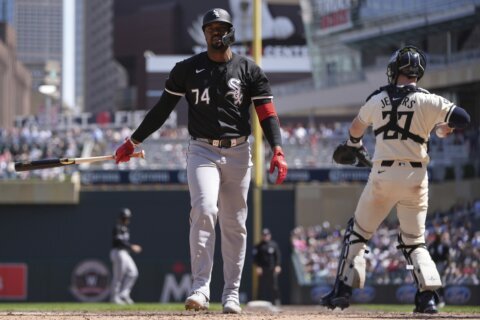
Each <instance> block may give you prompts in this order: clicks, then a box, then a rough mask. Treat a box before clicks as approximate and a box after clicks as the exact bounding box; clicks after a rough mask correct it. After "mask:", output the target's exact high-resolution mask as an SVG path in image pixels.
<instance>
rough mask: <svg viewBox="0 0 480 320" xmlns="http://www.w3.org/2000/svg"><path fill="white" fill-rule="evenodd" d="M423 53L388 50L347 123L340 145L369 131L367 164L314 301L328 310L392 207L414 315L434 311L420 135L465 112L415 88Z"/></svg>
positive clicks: (442, 129) (360, 281) (462, 120)
mask: <svg viewBox="0 0 480 320" xmlns="http://www.w3.org/2000/svg"><path fill="white" fill-rule="evenodd" d="M426 62H427V61H426V56H425V54H424V53H423V52H422V51H421V50H419V49H418V48H416V47H413V46H406V47H404V48H402V49H399V50H397V51H395V52H394V54H393V55H392V57H391V59H390V61H389V64H388V67H387V76H388V82H389V84H388V85H386V86H384V87H381V88H380V89H379V90H377V91H375V92H374V93H373V94H371V95H370V97H368V99H367V101H366V103H365V104H364V105H363V106H362V107H361V108H360V111H359V113H358V115H357V116H356V117H355V119H354V120H353V121H352V124H351V126H350V128H349V133H350V137H349V139H348V140H347V142H346V144H347V145H348V146H350V147H353V148H358V149H360V148H362V147H363V144H362V137H363V134H364V133H365V130H366V129H367V128H368V127H369V126H372V127H373V133H374V134H375V136H376V142H375V153H374V155H373V159H372V162H373V166H372V170H371V172H370V175H369V179H368V182H367V185H366V186H365V189H364V190H363V192H362V195H361V196H360V199H359V201H358V205H357V208H356V210H355V214H354V217H353V218H351V219H350V221H349V222H348V225H347V228H346V231H345V235H344V242H343V248H342V252H341V254H340V261H339V263H338V270H337V278H336V281H335V285H334V288H333V290H332V291H331V292H330V293H329V294H328V295H326V296H325V297H323V298H322V301H321V303H322V304H323V305H324V306H326V307H328V308H331V309H335V308H336V307H339V308H341V309H344V308H346V307H348V306H349V305H350V296H351V294H352V288H362V287H363V286H364V284H365V269H366V261H365V258H364V254H365V252H366V248H367V246H366V244H367V242H368V240H369V239H370V238H371V237H372V235H373V233H374V232H375V231H376V229H377V228H378V226H379V225H380V223H381V222H382V221H383V220H384V219H385V218H386V217H387V215H388V214H389V212H390V211H391V209H392V208H393V207H395V208H396V209H397V217H398V221H399V223H400V230H399V235H398V242H399V245H398V246H397V248H398V249H400V250H401V251H402V253H403V255H404V256H405V259H406V260H407V263H408V268H409V270H411V271H412V276H413V279H414V281H415V284H416V286H417V293H416V295H415V309H414V312H417V313H436V312H438V310H437V307H436V303H435V302H436V299H437V296H436V292H435V290H436V289H438V288H440V287H441V285H442V282H441V279H440V275H439V273H438V270H437V268H436V267H435V263H434V262H433V261H432V258H431V257H430V254H429V252H428V250H427V247H426V245H425V236H424V233H425V219H426V215H427V208H428V172H427V164H428V162H429V160H430V159H429V156H428V153H427V141H428V138H429V136H430V132H431V131H432V130H433V129H434V128H436V130H435V131H436V133H437V135H439V136H441V137H445V136H447V135H448V134H450V133H451V132H452V131H453V130H454V128H464V127H466V126H467V125H468V124H469V122H470V116H469V115H468V113H467V112H466V111H465V110H464V109H462V108H460V107H458V106H456V105H455V104H454V103H452V102H450V101H448V100H447V99H445V98H443V97H440V96H438V95H435V94H431V93H429V92H428V91H427V90H425V89H422V88H419V87H417V81H419V80H420V79H421V78H422V76H423V74H424V72H425V67H426Z"/></svg>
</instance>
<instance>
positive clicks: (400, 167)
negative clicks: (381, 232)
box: [354, 161, 428, 245]
mask: <svg viewBox="0 0 480 320" xmlns="http://www.w3.org/2000/svg"><path fill="white" fill-rule="evenodd" d="M393 207H396V209H397V217H398V221H399V223H400V230H401V232H402V237H403V240H404V242H405V244H407V245H413V244H419V243H424V242H425V238H424V233H425V219H426V216H427V209H428V175H427V168H426V165H425V164H423V166H422V167H421V168H414V167H412V166H411V165H410V162H408V161H395V162H394V163H393V165H392V166H391V167H382V166H381V165H380V163H375V164H374V165H373V168H372V170H371V172H370V176H369V179H368V182H367V185H366V186H365V189H364V190H363V192H362V195H361V196H360V199H359V201H358V205H357V209H356V210H355V227H356V228H355V229H354V230H355V231H357V232H359V233H360V234H361V235H362V236H364V237H365V238H367V239H370V238H371V236H372V234H373V233H374V232H375V230H377V228H378V226H379V225H380V224H381V223H382V222H383V220H385V218H386V217H387V215H388V214H389V213H390V211H391V210H392V208H393ZM357 227H358V228H359V229H360V230H358V228H357Z"/></svg>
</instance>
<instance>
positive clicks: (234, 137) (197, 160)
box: [115, 8, 287, 313]
mask: <svg viewBox="0 0 480 320" xmlns="http://www.w3.org/2000/svg"><path fill="white" fill-rule="evenodd" d="M202 28H203V32H204V35H205V40H206V43H207V51H206V52H202V53H199V54H197V55H195V56H193V57H191V58H189V59H186V60H184V61H181V62H178V63H177V64H176V65H175V67H174V68H173V69H172V70H171V72H170V75H169V77H168V79H167V81H166V83H165V90H164V92H163V94H162V96H161V97H160V99H159V101H158V102H157V103H156V104H155V106H153V108H152V109H151V110H150V111H149V112H148V113H147V115H146V116H145V118H144V119H143V121H142V123H141V124H140V126H139V127H138V128H137V129H136V130H135V131H134V133H133V134H132V136H131V137H129V138H127V139H126V140H125V142H124V143H123V144H122V145H121V146H120V147H119V148H118V149H117V150H116V153H115V155H116V162H117V163H119V162H125V161H129V160H130V156H131V154H132V153H133V151H134V149H135V146H137V145H138V144H139V143H141V142H143V141H144V140H145V139H146V138H147V137H148V136H149V135H150V134H152V133H153V132H154V131H156V130H157V129H159V128H160V127H161V126H162V124H163V123H164V122H165V120H166V119H167V118H168V116H169V114H170V113H171V112H172V110H173V109H174V107H175V106H176V104H177V102H178V101H179V100H180V98H181V97H183V96H184V97H185V99H186V100H187V102H188V106H189V107H188V131H189V133H190V135H191V140H190V143H189V147H188V151H187V178H188V186H189V190H190V199H191V200H190V201H191V207H192V209H191V211H190V256H191V268H192V277H193V284H192V293H191V295H190V296H189V297H188V298H187V299H186V301H185V307H186V309H188V310H190V309H193V310H205V309H208V306H209V300H210V279H211V272H212V266H213V253H214V244H215V225H216V223H217V220H218V222H219V224H220V229H221V237H222V238H221V240H222V241H221V243H222V245H221V247H222V257H223V264H224V268H223V274H224V281H225V285H224V289H223V294H222V304H223V312H225V313H240V312H241V308H240V304H239V286H240V280H241V275H242V269H243V265H244V261H245V250H246V238H247V230H246V226H245V222H246V219H247V194H248V189H249V185H250V177H251V167H252V161H251V154H250V144H249V141H248V136H249V135H250V133H251V127H250V105H251V104H252V102H253V104H254V106H255V111H256V113H257V115H258V117H259V120H260V124H261V127H262V129H263V133H264V135H265V137H266V139H267V141H268V143H269V144H270V146H271V149H272V153H273V156H272V160H271V163H270V172H271V173H273V172H274V170H275V168H277V170H278V175H277V180H276V183H277V184H280V183H282V181H283V180H284V179H285V177H286V175H287V163H286V161H285V157H284V154H283V151H282V141H281V136H280V125H279V120H278V117H277V114H276V112H275V108H274V105H273V96H272V93H271V90H270V85H269V82H268V79H267V77H266V76H265V74H264V72H263V71H262V69H261V68H260V67H259V66H257V65H256V64H255V63H254V62H253V61H252V60H249V59H247V58H245V57H242V56H239V55H237V54H235V53H233V52H232V50H231V48H230V45H231V44H232V43H233V41H234V39H235V30H234V28H233V25H232V22H231V17H230V14H229V13H228V12H227V11H225V10H223V9H219V8H216V9H212V10H209V11H208V12H207V13H205V15H204V17H203V26H202Z"/></svg>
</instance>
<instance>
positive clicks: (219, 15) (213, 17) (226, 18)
mask: <svg viewBox="0 0 480 320" xmlns="http://www.w3.org/2000/svg"><path fill="white" fill-rule="evenodd" d="M213 22H223V23H226V24H228V25H229V26H230V30H229V31H228V33H227V34H226V35H224V36H223V37H222V42H223V44H224V45H225V46H229V45H231V44H232V43H234V42H235V29H234V28H233V24H232V17H231V16H230V13H228V12H227V10H224V9H221V8H214V9H211V10H208V11H207V12H206V13H205V14H204V15H203V23H202V30H203V31H205V27H206V26H207V25H208V24H210V23H213Z"/></svg>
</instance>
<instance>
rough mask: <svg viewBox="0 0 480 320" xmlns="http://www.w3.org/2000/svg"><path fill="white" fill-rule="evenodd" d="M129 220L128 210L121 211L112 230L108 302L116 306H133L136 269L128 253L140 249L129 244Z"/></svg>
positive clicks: (136, 245) (130, 215) (140, 248)
mask: <svg viewBox="0 0 480 320" xmlns="http://www.w3.org/2000/svg"><path fill="white" fill-rule="evenodd" d="M131 218H132V212H131V211H130V209H128V208H123V209H121V210H120V216H119V217H118V222H117V224H116V225H115V227H114V228H113V241H112V250H111V251H110V259H111V260H112V267H113V277H112V288H111V296H110V301H111V302H113V303H116V304H133V300H132V298H131V297H130V292H131V291H132V288H133V285H134V284H135V281H136V280H137V277H138V269H137V266H136V265H135V262H134V261H133V259H132V257H131V256H130V251H132V252H134V253H140V252H141V251H142V247H141V246H139V245H138V244H132V243H130V232H129V230H128V225H129V224H130V219H131Z"/></svg>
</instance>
